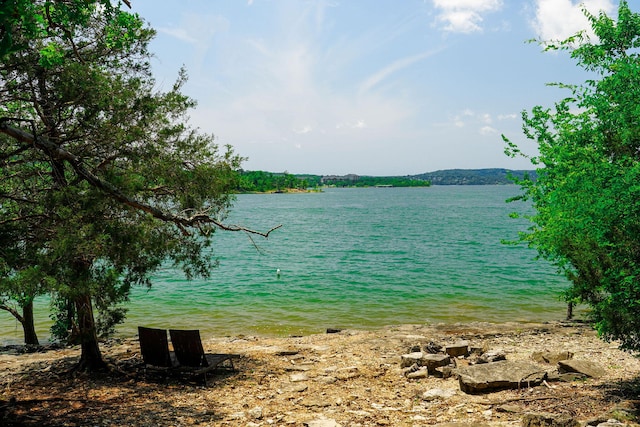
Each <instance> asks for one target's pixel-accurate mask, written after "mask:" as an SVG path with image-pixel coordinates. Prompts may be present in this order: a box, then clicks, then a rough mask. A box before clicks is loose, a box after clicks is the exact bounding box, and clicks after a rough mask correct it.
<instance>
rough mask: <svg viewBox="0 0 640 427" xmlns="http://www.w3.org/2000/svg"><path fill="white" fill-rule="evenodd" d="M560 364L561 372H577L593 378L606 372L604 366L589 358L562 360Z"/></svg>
mask: <svg viewBox="0 0 640 427" xmlns="http://www.w3.org/2000/svg"><path fill="white" fill-rule="evenodd" d="M558 365H559V366H560V372H577V373H579V374H584V375H586V376H588V377H591V378H600V377H602V376H603V375H604V374H606V371H605V370H604V368H603V367H602V366H600V365H599V364H597V363H595V362H591V361H589V360H562V361H560V362H558Z"/></svg>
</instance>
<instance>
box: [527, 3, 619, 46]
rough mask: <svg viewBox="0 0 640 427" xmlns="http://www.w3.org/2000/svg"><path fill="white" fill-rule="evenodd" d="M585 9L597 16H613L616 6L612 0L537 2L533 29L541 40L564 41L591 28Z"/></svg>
mask: <svg viewBox="0 0 640 427" xmlns="http://www.w3.org/2000/svg"><path fill="white" fill-rule="evenodd" d="M583 8H585V9H586V10H588V11H589V12H590V13H592V14H596V15H597V14H598V13H599V12H600V11H604V12H605V13H607V14H611V13H612V12H613V11H614V10H615V5H614V4H613V1H611V0H583V1H573V0H536V9H535V19H534V21H533V23H532V25H533V28H534V30H535V32H536V34H537V36H538V37H539V38H540V39H541V40H544V41H552V40H564V39H566V38H568V37H570V36H572V35H574V34H576V33H577V32H578V31H582V30H588V29H589V28H590V25H589V22H588V21H587V18H586V17H585V16H584V13H583V10H582V9H583Z"/></svg>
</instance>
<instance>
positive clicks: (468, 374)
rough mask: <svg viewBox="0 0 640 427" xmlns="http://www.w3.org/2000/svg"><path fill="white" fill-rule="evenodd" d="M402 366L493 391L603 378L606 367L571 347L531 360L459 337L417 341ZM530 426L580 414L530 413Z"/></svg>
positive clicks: (436, 393)
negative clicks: (581, 356)
mask: <svg viewBox="0 0 640 427" xmlns="http://www.w3.org/2000/svg"><path fill="white" fill-rule="evenodd" d="M400 367H401V368H402V373H403V374H404V376H405V377H406V378H407V379H409V380H418V379H421V378H427V377H430V376H432V377H440V378H443V379H446V378H449V377H451V376H453V377H455V378H457V380H458V382H459V387H460V390H461V391H462V392H464V393H467V394H480V393H490V392H494V391H499V390H504V389H526V388H531V387H535V386H539V385H541V384H545V385H546V386H547V387H551V386H550V385H549V383H548V382H552V381H576V380H584V379H586V378H600V377H602V376H603V375H605V373H606V371H605V369H604V368H603V367H602V366H600V365H599V364H598V363H596V362H592V361H589V360H574V359H573V353H571V352H568V351H563V352H556V353H551V352H548V351H539V352H534V353H532V355H531V360H530V361H527V360H513V361H511V360H507V357H506V354H505V352H503V351H501V350H489V349H483V348H480V347H473V346H470V345H469V342H468V341H460V342H457V343H454V344H451V345H439V344H436V343H434V342H429V343H428V344H425V345H423V346H420V345H414V346H412V347H411V348H410V352H409V353H406V354H403V355H401V357H400ZM455 394H456V391H455V390H452V389H439V388H435V389H431V390H428V391H426V392H425V393H424V394H423V396H422V398H423V400H425V401H431V400H434V399H443V400H446V399H447V398H450V397H452V396H453V395H455ZM522 425H523V426H526V427H545V426H553V427H565V426H566V427H574V426H579V425H580V423H578V422H577V421H576V420H575V419H573V418H571V417H567V416H566V415H561V416H557V415H554V414H549V413H528V414H525V416H524V417H523V419H522ZM591 425H594V426H598V427H609V426H623V425H624V424H623V423H620V422H619V421H617V420H612V419H609V420H606V421H603V422H597V423H594V424H591Z"/></svg>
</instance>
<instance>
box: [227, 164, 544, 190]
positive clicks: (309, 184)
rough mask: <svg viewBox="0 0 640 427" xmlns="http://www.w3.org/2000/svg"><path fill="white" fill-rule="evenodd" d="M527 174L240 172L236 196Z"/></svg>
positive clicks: (493, 180) (488, 180)
mask: <svg viewBox="0 0 640 427" xmlns="http://www.w3.org/2000/svg"><path fill="white" fill-rule="evenodd" d="M525 175H528V176H529V177H530V178H531V179H534V180H535V179H536V173H535V171H525V170H509V169H446V170H440V171H435V172H426V173H423V174H419V175H407V176H359V175H353V174H350V175H343V176H336V175H310V174H307V175H298V174H296V175H294V174H290V173H288V172H282V173H274V172H264V171H241V172H240V179H239V185H238V189H237V190H238V192H239V193H253V192H255V193H268V192H280V191H281V192H287V191H300V190H308V189H314V188H319V187H322V186H332V187H428V186H429V185H496V184H513V181H511V179H510V178H509V177H510V176H514V177H516V178H520V179H521V178H523V177H524V176H525Z"/></svg>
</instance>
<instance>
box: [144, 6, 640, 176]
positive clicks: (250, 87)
mask: <svg viewBox="0 0 640 427" xmlns="http://www.w3.org/2000/svg"><path fill="white" fill-rule="evenodd" d="M578 3H579V2H577V1H572V0H216V1H211V0H186V1H182V2H173V1H172V2H170V1H158V0H136V1H133V2H132V5H133V11H134V12H136V13H139V14H140V15H141V16H142V17H143V18H144V19H145V20H146V21H147V22H149V24H150V25H151V26H152V27H153V28H155V29H156V30H157V31H158V35H157V38H156V40H155V41H154V42H153V43H152V46H151V49H152V51H153V52H154V54H155V58H154V61H153V67H154V73H155V75H156V78H157V85H158V88H159V89H164V90H167V89H169V88H170V87H171V85H172V84H173V82H174V81H175V78H176V76H177V73H178V70H179V69H180V67H181V66H183V65H184V66H185V67H186V69H187V72H188V74H189V82H188V84H187V85H186V87H185V92H186V93H187V94H188V95H190V96H191V97H193V98H195V99H196V100H197V101H198V107H197V108H196V109H195V110H194V111H193V112H192V114H191V123H192V124H193V125H194V126H197V127H199V128H200V129H201V130H202V131H204V132H208V133H213V134H215V135H216V139H217V142H218V143H220V144H230V145H232V146H233V147H234V148H235V150H236V152H237V153H238V154H240V155H242V156H245V157H248V160H247V161H246V162H245V163H244V168H245V169H247V170H266V171H272V172H283V171H288V172H290V173H313V174H347V173H356V174H360V175H405V174H418V173H422V172H427V171H434V170H439V169H451V168H487V167H505V168H511V169H521V168H531V166H530V164H528V163H527V162H526V161H525V160H523V159H517V160H514V159H510V158H508V157H506V156H505V155H504V153H503V150H504V144H503V142H502V139H501V136H500V135H501V134H505V135H507V136H508V137H509V138H511V139H512V140H513V141H515V142H519V143H520V142H522V143H523V144H524V145H523V148H525V149H528V150H534V145H533V144H532V143H530V142H526V141H525V139H524V137H523V136H522V130H521V117H520V114H521V112H522V111H523V110H530V109H531V108H532V107H533V106H535V105H544V106H551V105H553V102H554V101H557V100H559V99H560V98H562V97H563V96H564V95H566V94H567V93H566V92H563V91H562V90H561V89H558V88H553V87H548V86H546V85H545V84H546V83H549V82H557V81H560V82H564V83H579V82H582V81H584V80H585V78H586V76H585V75H584V73H583V72H581V70H580V69H578V68H577V67H576V66H575V64H574V63H573V62H572V61H571V60H570V59H569V58H568V56H567V55H566V54H553V53H542V49H541V47H540V46H539V45H537V44H535V43H527V42H526V41H527V40H530V39H534V38H535V39H542V40H550V39H561V38H564V37H567V36H569V35H571V34H574V33H575V32H576V31H578V30H581V29H586V28H587V27H588V25H587V21H586V19H585V18H584V16H583V14H582V13H581V12H580V6H579V4H578ZM583 3H584V5H585V7H586V8H587V9H588V10H590V11H591V12H593V13H597V12H598V11H600V10H604V11H605V12H606V13H608V14H609V15H610V16H616V8H617V4H618V2H617V1H612V0H587V1H584V2H583ZM632 7H633V6H632Z"/></svg>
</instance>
